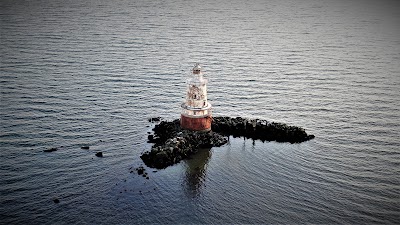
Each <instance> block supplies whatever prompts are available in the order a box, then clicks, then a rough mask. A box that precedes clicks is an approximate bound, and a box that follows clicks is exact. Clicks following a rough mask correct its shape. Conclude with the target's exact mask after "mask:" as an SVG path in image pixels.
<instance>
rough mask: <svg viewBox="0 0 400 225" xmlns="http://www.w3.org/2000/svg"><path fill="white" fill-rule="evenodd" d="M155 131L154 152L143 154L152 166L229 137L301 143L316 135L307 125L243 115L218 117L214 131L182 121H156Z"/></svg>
mask: <svg viewBox="0 0 400 225" xmlns="http://www.w3.org/2000/svg"><path fill="white" fill-rule="evenodd" d="M153 131H154V134H149V135H148V142H149V143H154V145H153V147H152V148H151V150H150V151H147V152H145V153H143V154H142V155H141V159H142V160H143V162H144V163H145V164H146V165H147V166H148V167H151V168H157V169H161V168H165V167H168V166H170V165H173V164H175V163H178V162H179V161H181V160H182V159H185V158H188V157H189V156H190V155H192V154H194V153H195V152H197V150H198V149H199V148H211V147H219V146H221V145H224V144H225V143H227V136H230V135H232V136H234V137H239V136H241V137H246V138H252V139H254V140H261V141H277V142H290V143H300V142H303V141H308V140H310V139H312V138H314V135H308V134H307V133H306V132H305V130H304V129H303V128H300V127H295V126H288V125H286V124H283V123H275V122H268V121H266V120H259V119H244V118H241V117H236V118H231V117H214V118H213V122H212V131H207V132H196V131H188V130H183V129H181V127H180V123H179V120H178V119H177V120H174V121H172V122H167V121H161V122H160V123H159V124H156V125H155V127H154V129H153Z"/></svg>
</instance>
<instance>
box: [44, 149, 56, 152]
mask: <svg viewBox="0 0 400 225" xmlns="http://www.w3.org/2000/svg"><path fill="white" fill-rule="evenodd" d="M57 150H58V148H49V149H46V150H43V151H44V152H55V151H57Z"/></svg>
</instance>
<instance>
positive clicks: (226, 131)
mask: <svg viewBox="0 0 400 225" xmlns="http://www.w3.org/2000/svg"><path fill="white" fill-rule="evenodd" d="M211 129H212V130H213V131H214V132H218V133H221V134H223V135H228V136H229V135H232V136H234V137H246V138H251V139H253V140H261V141H277V142H289V143H292V144H293V143H301V142H304V141H308V140H310V139H313V138H314V135H308V134H307V133H306V131H305V130H304V129H303V128H301V127H296V126H289V125H286V124H284V123H276V122H268V121H266V120H259V119H245V118H241V117H236V118H231V117H214V118H213V122H212V125H211Z"/></svg>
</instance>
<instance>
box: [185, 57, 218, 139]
mask: <svg viewBox="0 0 400 225" xmlns="http://www.w3.org/2000/svg"><path fill="white" fill-rule="evenodd" d="M211 121H212V117H211V104H210V103H209V102H208V101H207V79H206V78H204V77H203V72H202V70H201V67H200V65H199V64H196V65H195V66H194V67H193V70H192V75H191V77H190V78H188V80H187V93H186V99H185V102H184V103H182V113H181V127H182V128H183V129H187V130H192V131H209V130H211Z"/></svg>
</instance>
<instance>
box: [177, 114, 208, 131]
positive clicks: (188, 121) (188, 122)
mask: <svg viewBox="0 0 400 225" xmlns="http://www.w3.org/2000/svg"><path fill="white" fill-rule="evenodd" d="M211 121H212V117H211V115H207V116H204V117H190V116H187V115H184V114H181V127H182V128H183V129H186V130H192V131H209V130H211Z"/></svg>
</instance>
